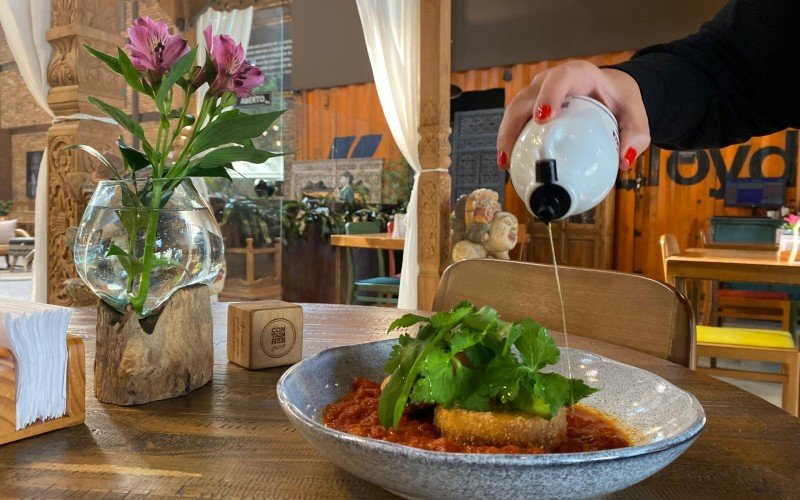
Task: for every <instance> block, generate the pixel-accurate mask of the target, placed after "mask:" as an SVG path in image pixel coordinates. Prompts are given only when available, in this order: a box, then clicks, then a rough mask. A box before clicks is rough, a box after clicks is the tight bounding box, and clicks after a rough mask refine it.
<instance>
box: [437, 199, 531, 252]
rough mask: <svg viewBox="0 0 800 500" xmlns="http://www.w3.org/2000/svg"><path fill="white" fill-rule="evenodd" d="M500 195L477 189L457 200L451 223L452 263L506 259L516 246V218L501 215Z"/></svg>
mask: <svg viewBox="0 0 800 500" xmlns="http://www.w3.org/2000/svg"><path fill="white" fill-rule="evenodd" d="M498 199H499V195H498V194H497V193H496V192H494V191H492V190H491V189H476V190H475V191H473V192H472V193H470V194H469V195H461V196H459V198H458V200H456V207H455V219H454V220H453V235H452V236H453V240H452V241H453V249H452V252H451V254H452V258H453V262H459V261H462V260H466V259H483V258H486V257H493V258H496V259H506V260H507V259H508V258H509V257H508V251H509V250H511V249H512V248H514V246H515V245H516V244H517V218H516V217H515V216H514V214H512V213H510V212H502V211H500V210H501V207H500V203H499V202H498Z"/></svg>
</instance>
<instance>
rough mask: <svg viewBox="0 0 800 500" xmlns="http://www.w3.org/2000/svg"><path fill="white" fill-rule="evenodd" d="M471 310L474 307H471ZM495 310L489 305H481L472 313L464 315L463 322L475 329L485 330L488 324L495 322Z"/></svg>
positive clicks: (496, 316) (496, 315)
mask: <svg viewBox="0 0 800 500" xmlns="http://www.w3.org/2000/svg"><path fill="white" fill-rule="evenodd" d="M472 309H473V311H474V309H475V307H474V306H473V307H472ZM497 318H498V314H497V310H496V309H493V308H491V307H489V306H483V307H481V308H480V309H478V310H477V311H475V312H473V313H472V314H468V315H466V316H464V320H463V324H464V325H466V326H467V327H469V328H473V329H475V330H486V329H487V328H488V327H489V325H491V324H492V323H495V322H497Z"/></svg>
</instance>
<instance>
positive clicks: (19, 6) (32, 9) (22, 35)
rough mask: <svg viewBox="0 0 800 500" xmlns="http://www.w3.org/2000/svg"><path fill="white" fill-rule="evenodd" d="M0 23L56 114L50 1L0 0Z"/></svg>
mask: <svg viewBox="0 0 800 500" xmlns="http://www.w3.org/2000/svg"><path fill="white" fill-rule="evenodd" d="M0 25H2V26H3V32H4V33H5V35H6V40H7V41H8V46H9V48H10V49H11V54H12V55H13V56H14V60H15V61H16V63H17V67H18V68H19V73H20V75H21V76H22V80H23V81H24V82H25V85H27V87H28V90H29V91H30V93H31V95H33V99H34V100H35V101H36V103H37V104H39V106H40V107H41V108H42V109H43V110H44V111H45V112H46V113H47V114H48V115H50V116H51V117H55V114H54V113H53V112H52V111H51V110H50V107H49V106H48V104H47V92H48V90H50V85H49V84H48V83H47V64H48V63H49V62H50V50H51V48H50V43H48V41H47V39H46V38H45V34H46V33H47V30H48V29H49V28H50V0H29V1H14V0H3V1H0ZM47 157H48V152H47V150H46V149H45V152H44V155H43V156H42V163H41V164H40V166H39V176H38V179H39V181H38V183H37V185H36V204H35V221H34V222H35V227H34V229H35V238H36V252H35V253H34V258H33V291H32V293H31V298H32V299H33V300H35V301H36V302H47Z"/></svg>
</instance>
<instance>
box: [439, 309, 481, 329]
mask: <svg viewBox="0 0 800 500" xmlns="http://www.w3.org/2000/svg"><path fill="white" fill-rule="evenodd" d="M472 312H475V306H473V305H472V304H466V305H464V304H459V305H457V306H456V307H455V308H453V309H452V310H450V311H441V312H438V313H436V314H434V315H433V316H431V320H430V321H431V324H432V325H433V327H434V328H436V329H437V330H443V329H447V330H449V329H450V328H452V327H454V326H455V325H456V324H457V323H458V322H459V321H461V320H462V319H464V317H465V316H466V315H467V314H470V313H472Z"/></svg>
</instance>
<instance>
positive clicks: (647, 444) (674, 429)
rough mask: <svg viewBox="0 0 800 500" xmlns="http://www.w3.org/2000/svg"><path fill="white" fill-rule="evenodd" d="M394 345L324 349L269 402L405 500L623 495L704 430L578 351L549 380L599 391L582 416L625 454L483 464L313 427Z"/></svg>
mask: <svg viewBox="0 0 800 500" xmlns="http://www.w3.org/2000/svg"><path fill="white" fill-rule="evenodd" d="M394 343H395V340H394V339H389V340H382V341H379V342H373V343H369V344H358V345H352V346H346V347H336V348H333V349H327V350H325V351H323V352H321V353H319V354H317V355H316V356H312V357H310V358H308V359H306V360H304V361H302V362H300V363H298V364H296V365H295V366H293V367H292V368H290V369H289V370H287V371H286V373H284V375H283V376H282V377H281V379H280V381H278V387H277V391H278V399H279V401H280V404H281V406H282V407H283V411H284V412H286V415H287V416H288V417H289V419H290V420H291V421H292V423H293V424H294V426H295V427H296V428H297V429H298V430H299V431H300V432H301V433H302V434H303V436H305V438H306V439H307V440H308V441H309V442H310V443H311V444H312V445H313V446H314V447H315V448H316V449H317V451H319V453H320V454H322V456H324V457H325V458H327V459H328V460H330V461H331V462H333V463H335V464H336V465H338V466H339V467H341V468H343V469H345V470H347V471H349V472H351V473H353V474H355V475H357V476H359V477H361V478H363V479H365V480H367V481H369V482H371V483H374V484H377V485H378V486H380V487H382V488H385V489H387V490H389V491H391V492H392V493H395V494H397V495H400V496H402V497H406V498H436V499H444V498H457V499H463V498H522V497H527V498H576V497H588V496H595V495H603V494H608V493H612V492H614V491H618V490H621V489H623V488H627V487H628V486H630V485H632V484H635V483H637V482H639V481H641V480H643V479H645V478H647V477H649V476H651V475H653V474H655V473H656V472H657V471H659V470H661V469H662V468H664V467H665V466H667V465H668V464H669V463H671V462H672V461H673V460H675V459H676V458H677V457H678V456H680V454H681V453H683V451H684V450H686V448H688V447H689V446H690V445H691V444H692V443H693V442H694V440H695V438H696V437H697V435H698V434H699V433H700V430H701V429H702V428H703V425H704V424H705V421H706V417H705V413H704V412H703V408H702V407H701V406H700V403H699V402H698V401H697V399H695V397H694V396H693V395H691V394H689V393H687V392H686V391H683V390H681V389H679V388H677V387H675V386H674V385H672V384H671V383H669V382H667V381H666V380H664V379H662V378H661V377H658V376H656V375H654V374H652V373H650V372H648V371H645V370H641V369H639V368H634V367H632V366H629V365H625V364H622V363H618V362H616V361H612V360H610V359H606V358H603V357H602V356H599V355H597V354H593V353H590V352H586V351H580V350H577V349H562V350H561V352H562V355H561V359H562V361H561V363H560V364H559V365H558V366H556V367H555V371H558V372H560V373H565V372H566V357H567V356H569V358H570V361H571V363H572V370H573V376H575V377H576V378H582V379H583V380H584V381H586V382H587V383H588V384H589V385H592V386H594V387H599V388H601V389H602V390H600V391H599V392H597V393H595V394H593V395H592V396H590V397H589V398H587V399H585V400H584V401H583V403H585V404H586V405H587V406H590V407H594V408H597V409H599V410H601V411H603V412H605V413H607V414H609V415H611V416H613V417H614V418H615V419H616V420H617V421H618V422H622V423H624V427H625V428H626V430H628V432H629V434H630V435H631V436H632V437H633V439H634V446H632V447H630V448H622V449H617V450H609V451H597V452H590V453H565V454H549V455H482V454H467V453H441V452H432V451H424V450H420V449H416V448H411V447H409V446H403V445H398V444H394V443H388V442H385V441H379V440H375V439H369V438H362V437H357V436H353V435H350V434H346V433H343V432H339V431H335V430H333V429H329V428H327V427H325V426H324V425H323V424H322V423H321V420H322V412H323V410H324V408H325V406H327V405H328V404H330V403H332V402H333V401H335V400H337V399H339V398H340V397H342V396H343V395H345V394H346V393H347V392H348V390H349V389H350V386H351V384H352V380H353V377H354V376H356V375H360V376H366V377H367V378H370V379H372V380H380V379H382V378H383V373H382V368H383V364H384V362H385V361H386V359H387V358H388V356H389V352H390V350H391V346H392V344H394Z"/></svg>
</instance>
